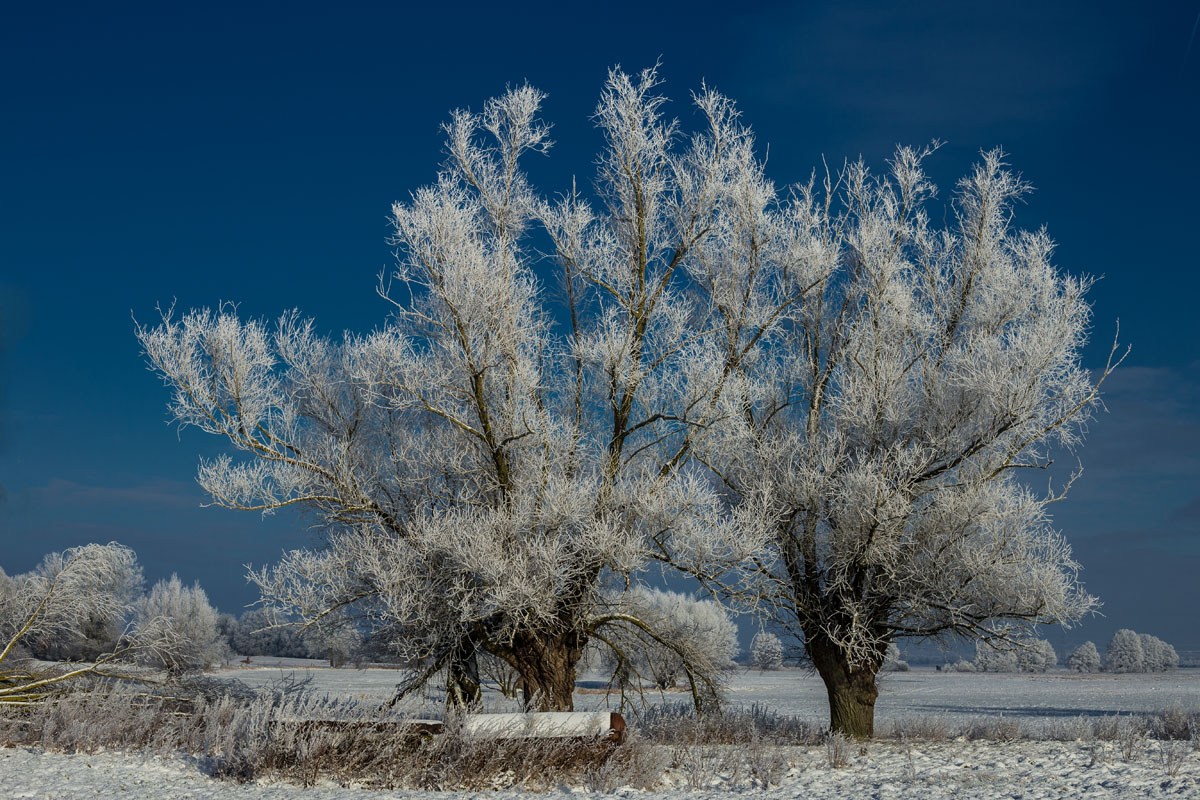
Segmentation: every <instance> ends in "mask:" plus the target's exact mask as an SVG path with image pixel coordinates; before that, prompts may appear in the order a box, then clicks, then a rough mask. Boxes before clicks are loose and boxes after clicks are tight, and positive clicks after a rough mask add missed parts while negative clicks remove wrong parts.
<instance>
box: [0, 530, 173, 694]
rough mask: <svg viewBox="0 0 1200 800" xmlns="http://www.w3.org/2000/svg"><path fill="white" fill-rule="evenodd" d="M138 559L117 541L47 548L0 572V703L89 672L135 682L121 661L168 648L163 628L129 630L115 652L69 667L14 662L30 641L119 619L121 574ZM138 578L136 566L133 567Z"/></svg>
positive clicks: (73, 635) (124, 613) (71, 635)
mask: <svg viewBox="0 0 1200 800" xmlns="http://www.w3.org/2000/svg"><path fill="white" fill-rule="evenodd" d="M136 559H137V557H136V556H135V555H134V553H133V551H132V550H130V549H129V548H128V547H123V546H122V545H119V544H117V543H116V542H111V543H109V544H105V545H102V544H87V545H82V546H80V547H72V548H70V549H68V550H64V551H63V552H61V553H52V554H50V555H49V556H47V557H46V559H45V560H44V561H43V562H42V566H41V567H39V568H38V569H36V570H33V571H32V572H29V573H26V574H23V575H17V576H15V577H12V578H9V577H7V576H6V575H4V573H3V572H2V571H0V707H3V706H28V705H31V704H33V703H36V702H39V701H41V700H43V699H45V698H46V697H48V696H50V695H51V694H53V693H54V692H55V691H58V690H59V689H61V688H63V687H65V686H67V685H69V682H70V681H71V680H73V679H74V678H79V677H83V676H87V675H97V674H99V675H104V676H107V677H110V678H111V677H116V678H128V679H132V680H137V679H138V676H137V675H136V674H134V673H132V672H127V671H122V669H121V666H120V664H121V662H123V661H126V660H129V659H131V658H132V657H134V656H136V655H139V654H148V653H169V652H170V651H171V648H172V647H173V646H174V644H175V641H174V637H173V636H172V635H171V634H170V632H169V631H166V630H165V629H164V628H163V627H162V626H156V625H144V626H140V627H139V628H137V629H134V630H132V631H126V632H124V634H123V635H121V636H120V637H119V638H118V639H117V641H116V642H114V643H113V646H112V649H110V650H108V651H106V652H102V653H99V654H98V655H96V656H94V657H93V659H92V660H91V661H89V662H87V663H83V664H76V665H72V666H71V667H70V668H67V669H65V670H64V669H58V668H55V667H47V666H46V665H39V664H36V663H33V664H31V663H19V664H18V663H15V662H17V661H19V660H21V659H20V656H21V655H24V654H25V653H26V652H28V651H32V650H35V649H36V647H35V646H32V645H33V643H35V642H42V643H46V642H57V643H64V642H65V643H73V642H79V641H81V640H83V639H85V638H86V634H85V624H84V623H86V622H87V621H88V620H124V619H126V618H127V617H128V615H129V613H130V610H131V609H130V605H129V597H128V592H127V591H125V587H126V586H127V582H126V580H125V579H126V578H127V577H128V576H129V575H130V574H131V573H132V571H133V568H134V566H135V564H136ZM137 574H138V577H139V578H140V574H141V571H140V570H137Z"/></svg>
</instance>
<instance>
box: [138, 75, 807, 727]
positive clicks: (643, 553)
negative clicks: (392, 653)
mask: <svg viewBox="0 0 1200 800" xmlns="http://www.w3.org/2000/svg"><path fill="white" fill-rule="evenodd" d="M657 83H658V80H657V76H656V73H655V71H654V70H648V71H646V72H644V73H642V74H641V75H640V76H634V77H630V76H628V75H626V74H624V73H623V72H621V71H619V70H614V71H613V72H612V73H611V74H610V77H609V80H608V83H607V85H606V87H605V89H604V92H603V94H602V96H601V100H600V102H599V105H598V106H597V109H596V114H595V117H594V119H595V120H596V123H597V125H598V127H599V128H600V130H601V132H602V134H603V136H604V140H605V146H604V149H603V150H602V152H601V153H600V155H599V157H598V159H597V163H598V173H597V180H596V186H595V193H594V196H595V197H597V198H598V199H599V202H598V203H597V204H596V205H595V206H593V204H592V203H589V202H588V201H587V200H586V199H585V198H584V197H582V196H581V195H580V194H579V193H576V192H574V191H570V192H567V193H566V194H565V195H562V199H561V200H560V201H559V202H556V203H550V202H547V201H545V200H544V199H543V198H542V197H541V196H539V195H537V194H535V192H534V190H533V188H532V187H531V186H530V185H529V182H528V181H527V179H526V177H525V175H524V173H523V172H522V168H521V164H520V159H521V157H522V156H523V155H525V154H528V153H543V152H545V151H546V150H547V149H548V147H549V139H548V127H547V126H546V125H545V124H543V123H542V122H541V121H540V120H539V118H538V114H539V107H540V103H541V100H542V95H541V93H540V92H537V91H536V90H534V89H532V88H529V87H521V88H518V89H513V90H510V91H509V92H507V93H506V94H505V95H503V96H502V97H500V98H498V99H496V100H493V101H490V102H488V103H487V104H486V105H485V106H484V108H483V111H482V112H481V113H472V112H469V111H458V112H455V113H454V114H453V116H452V117H451V120H450V122H449V123H448V124H447V125H446V126H445V132H446V135H447V142H446V150H447V153H448V159H447V161H446V163H445V164H444V166H443V169H442V171H441V173H440V175H439V177H438V180H437V182H436V183H434V184H433V185H430V186H427V187H425V188H422V189H420V190H418V191H417V192H415V193H414V194H413V195H412V196H411V200H410V201H408V202H404V203H397V204H396V205H395V206H394V208H393V220H392V221H393V228H394V239H393V244H394V245H395V247H396V250H397V263H396V268H395V270H394V272H393V273H392V274H391V275H390V277H389V278H388V279H387V280H385V281H384V282H383V285H382V286H381V287H380V292H381V293H382V294H383V295H384V296H385V297H386V298H388V299H389V300H391V301H392V304H393V305H392V309H391V310H392V315H391V317H390V319H388V320H387V321H386V322H383V323H382V324H378V323H377V321H376V320H372V321H371V325H372V326H374V332H373V333H370V334H366V335H355V334H347V335H346V336H345V337H343V338H342V339H340V340H336V341H335V340H328V339H325V338H322V337H320V336H318V335H317V334H316V333H315V328H314V326H313V324H312V323H311V322H310V321H307V320H304V319H302V318H301V317H300V316H299V315H298V314H295V313H292V314H287V315H285V316H284V317H283V318H282V319H281V320H280V321H279V322H278V324H275V325H270V324H267V323H263V322H259V321H254V320H242V319H239V318H238V316H237V314H236V310H235V309H234V308H232V307H229V306H226V307H223V308H221V309H218V310H217V311H216V312H211V311H193V312H189V313H187V314H184V315H182V316H181V317H177V316H175V315H173V314H172V313H171V312H169V311H168V312H166V313H164V314H163V315H162V319H161V322H160V323H159V324H157V325H155V326H146V327H139V328H138V330H137V334H138V336H139V338H140V340H141V343H142V346H143V348H144V352H145V354H146V356H147V358H148V360H149V362H150V364H151V365H152V367H153V369H155V370H156V371H158V372H159V373H160V374H161V376H162V377H163V378H164V379H165V380H166V382H167V384H168V385H169V387H170V388H171V389H172V391H173V398H172V401H171V409H172V411H173V413H174V416H175V418H176V419H177V420H178V421H179V422H181V423H183V424H187V425H195V426H197V427H199V428H200V429H202V430H204V431H207V432H209V433H212V434H216V435H219V436H223V437H225V438H226V439H227V440H228V441H229V443H230V444H231V445H232V446H233V449H234V450H235V451H237V452H238V453H240V456H239V458H237V459H234V458H233V457H230V456H223V457H220V458H217V459H215V460H213V461H210V462H205V463H204V464H203V466H202V467H201V470H200V482H201V484H202V485H203V486H204V488H205V489H206V490H207V491H208V492H209V493H210V494H211V496H212V497H213V499H214V501H215V502H216V503H218V504H220V505H224V506H228V507H230V508H236V509H248V510H258V511H264V510H266V511H269V510H274V509H278V508H282V507H285V506H290V505H300V506H303V507H306V508H307V509H309V510H310V511H312V512H315V513H316V514H317V515H318V516H319V518H321V519H322V520H323V521H324V528H325V530H324V536H323V539H322V541H323V546H322V548H320V549H311V550H297V551H293V552H291V553H289V554H287V555H286V556H285V557H284V558H283V560H282V561H281V562H280V563H279V564H278V565H276V566H275V567H273V568H269V569H265V570H262V571H259V572H257V573H255V576H254V579H255V580H256V581H257V583H258V585H259V587H260V589H261V591H262V593H263V596H264V598H265V599H266V601H267V602H268V603H270V604H272V605H274V606H277V607H279V608H281V609H283V610H285V611H287V612H289V613H293V614H295V615H297V616H298V617H299V618H300V619H302V620H303V621H304V622H305V623H312V622H314V621H316V620H319V619H320V618H321V617H323V616H324V615H326V614H329V613H332V611H333V610H335V609H346V611H347V613H350V614H351V615H352V616H354V617H355V618H356V620H357V623H358V624H360V625H361V626H362V627H363V628H364V629H367V630H370V631H372V635H373V636H376V637H388V638H389V639H390V640H391V642H390V643H391V644H392V645H394V649H395V650H396V651H397V652H398V653H400V654H401V655H402V656H403V657H404V658H405V659H406V660H408V661H410V662H412V663H419V664H420V665H421V667H422V668H421V669H420V670H419V671H418V673H417V674H416V676H415V678H414V681H413V682H412V684H410V685H411V686H416V685H419V684H420V683H422V682H423V681H425V680H427V679H429V678H431V677H432V676H433V675H435V674H438V672H439V671H440V670H442V669H445V671H446V673H447V675H448V678H447V685H448V689H449V691H448V696H449V697H451V698H452V699H457V700H458V701H459V702H464V703H470V702H473V701H474V700H475V699H476V698H477V697H478V680H479V679H478V670H477V667H476V665H475V660H476V659H475V657H476V654H478V653H480V652H487V653H490V654H492V655H494V656H496V657H498V658H501V659H503V660H505V661H506V662H508V663H509V664H510V665H511V666H512V667H513V668H514V669H516V670H517V671H518V673H520V675H521V678H522V683H523V685H524V687H525V692H526V695H527V700H529V701H530V702H535V703H536V704H537V705H539V706H540V707H543V708H558V709H567V708H571V706H572V702H573V688H574V677H575V665H576V663H577V662H578V660H579V658H580V655H581V654H582V652H583V648H584V646H585V645H586V643H587V641H588V639H589V638H590V637H591V635H592V634H593V633H594V632H595V631H596V630H598V629H599V628H600V627H602V626H605V625H610V624H616V623H619V624H624V625H631V626H634V627H639V628H640V629H642V630H643V632H644V633H646V635H648V636H649V635H654V632H653V631H652V630H650V626H649V625H648V623H647V622H646V621H645V620H641V619H638V618H636V617H635V616H634V615H632V614H629V613H628V610H627V609H625V608H624V607H623V606H621V605H619V604H618V605H616V606H614V605H613V604H612V603H611V602H609V600H608V597H609V595H608V590H609V589H610V588H611V587H612V586H614V585H623V584H624V578H625V576H628V575H630V574H632V573H636V572H637V571H638V570H640V569H641V568H642V567H643V566H644V565H645V564H646V562H647V561H648V560H649V559H651V558H664V559H665V558H666V555H665V554H666V552H667V544H668V543H667V540H668V539H676V540H678V541H681V542H688V543H689V546H690V547H694V549H695V550H696V551H697V552H704V553H706V554H707V553H714V552H717V551H721V552H728V551H733V552H734V554H735V555H738V554H745V553H744V551H748V550H749V546H748V545H747V544H745V542H748V541H749V539H748V536H749V535H750V534H747V531H750V532H751V534H752V533H753V531H754V527H755V526H754V525H753V524H734V522H736V521H737V520H730V519H727V518H726V515H725V514H724V511H725V506H724V504H723V502H722V500H721V498H720V496H719V494H718V493H717V492H716V491H715V490H714V487H713V485H712V483H711V481H709V480H706V479H704V478H702V477H700V476H698V475H697V474H695V472H694V471H689V470H690V466H689V456H690V452H691V447H692V444H693V443H694V439H695V437H696V436H698V435H699V434H700V433H702V432H703V431H705V430H706V429H708V428H709V427H710V426H711V425H712V424H713V423H714V422H715V421H716V420H717V418H718V417H719V416H720V415H722V414H724V413H725V409H724V408H723V406H722V405H721V403H720V402H719V398H720V396H721V394H722V393H723V391H724V387H725V384H726V383H727V382H728V380H730V379H731V378H732V377H733V375H734V370H736V369H737V367H738V365H739V363H740V360H741V358H742V357H743V355H745V352H738V353H728V354H726V357H725V358H724V359H723V360H722V361H721V363H720V364H715V363H714V362H713V361H712V360H711V359H710V358H707V357H706V356H705V354H706V353H709V352H710V351H713V349H714V348H715V347H717V346H718V345H716V344H713V341H714V336H715V335H716V333H717V329H716V328H715V327H713V326H712V325H711V323H712V322H713V320H712V319H711V318H709V317H704V316H702V315H701V314H700V312H701V311H702V310H703V309H704V308H705V307H706V304H707V303H708V302H709V301H708V300H706V299H704V298H703V297H699V296H698V295H697V292H699V291H708V290H712V291H719V292H720V293H722V296H723V294H726V293H729V292H733V293H735V294H736V291H737V290H736V288H735V287H732V286H728V285H726V284H725V278H723V277H720V276H717V275H716V274H715V273H714V274H713V279H714V280H716V281H717V282H718V283H719V284H720V285H719V286H718V285H716V284H713V285H711V286H709V285H707V284H706V285H705V286H707V288H705V286H701V285H700V283H698V281H701V280H705V279H704V278H703V276H704V275H705V273H706V270H707V269H708V267H709V266H710V265H712V264H713V259H726V260H727V259H732V260H734V261H737V262H738V263H739V264H740V265H741V266H740V267H739V269H742V270H750V271H751V272H753V271H754V269H755V268H754V267H753V266H752V262H753V261H754V259H755V258H757V254H758V253H760V252H761V248H760V244H761V242H759V241H757V240H756V239H755V238H753V237H748V236H745V235H743V233H744V230H743V228H742V227H741V226H740V225H739V223H738V222H737V219H738V218H739V217H740V216H741V215H743V214H744V213H746V209H747V205H746V204H747V203H749V204H750V205H751V206H753V205H754V204H755V203H756V202H757V200H756V195H757V194H758V193H761V192H762V191H767V190H769V186H768V185H767V184H766V183H765V181H764V180H763V179H762V177H761V170H760V166H759V164H758V163H757V162H756V161H755V159H754V158H753V147H752V140H751V138H750V136H749V133H748V131H746V130H745V129H744V128H743V127H742V126H741V124H740V122H739V121H738V117H737V113H736V111H735V110H734V108H733V106H732V104H731V103H730V102H729V101H728V100H727V99H726V98H724V97H722V96H721V95H719V94H717V93H716V92H712V91H709V90H707V89H704V90H702V91H701V92H699V93H698V94H697V95H696V97H695V105H696V107H697V109H698V111H699V120H700V123H701V124H700V128H699V130H698V131H697V132H696V133H695V134H694V135H692V136H684V135H682V133H681V129H680V126H679V125H678V124H676V123H675V122H673V121H671V120H669V119H667V118H665V117H664V115H663V113H662V104H663V102H664V100H663V98H662V97H660V96H658V95H657V94H656V92H655V86H656V85H657ZM750 213H753V209H751V210H750ZM535 223H536V224H540V226H541V228H542V230H543V231H544V232H545V233H546V234H547V235H548V237H549V241H550V244H551V246H552V250H553V261H554V265H555V269H556V270H557V271H558V273H559V278H560V281H561V292H559V293H557V295H556V296H557V297H561V302H562V305H561V306H558V307H554V306H553V305H552V303H551V297H550V295H549V294H548V293H547V292H546V291H545V289H544V288H543V286H542V284H541V282H540V281H539V280H538V279H537V277H536V275H535V273H534V261H535V259H537V258H539V255H538V253H537V251H536V250H535V249H534V248H533V247H532V246H531V245H530V243H529V238H528V234H529V231H530V230H531V228H532V227H533V226H534V224H535ZM777 238H778V239H779V241H778V242H776V243H773V244H772V245H771V247H772V248H777V247H779V246H782V245H783V244H785V241H784V240H785V239H786V237H782V236H781V237H777ZM806 277H807V274H806V273H805V272H803V271H799V272H794V273H793V272H789V271H787V270H780V269H773V270H772V276H771V278H770V282H771V285H772V287H773V288H772V292H773V293H774V294H773V295H772V297H771V298H770V302H769V303H766V304H764V302H763V301H762V298H761V297H759V296H758V295H756V298H755V303H756V305H755V310H754V313H755V314H760V315H761V314H766V315H768V316H769V315H770V314H771V313H774V311H773V309H772V308H771V307H770V305H771V304H774V305H775V306H785V305H787V304H788V303H791V302H793V301H794V300H795V297H796V296H797V295H798V294H799V293H800V292H801V291H802V290H803V288H804V287H803V286H801V285H800V284H801V282H802V281H803V280H804V279H805V278H806ZM722 302H723V301H722ZM555 318H559V319H564V320H567V326H566V331H565V333H564V334H562V335H560V334H559V333H557V332H556V331H555V328H554V325H553V324H552V320H553V319H555ZM365 327H366V326H365Z"/></svg>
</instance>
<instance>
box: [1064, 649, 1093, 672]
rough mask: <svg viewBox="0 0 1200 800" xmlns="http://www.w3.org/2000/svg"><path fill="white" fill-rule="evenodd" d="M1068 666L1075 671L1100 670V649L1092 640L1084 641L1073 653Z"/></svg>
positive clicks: (1068, 660)
mask: <svg viewBox="0 0 1200 800" xmlns="http://www.w3.org/2000/svg"><path fill="white" fill-rule="evenodd" d="M1067 666H1068V667H1070V668H1071V669H1072V670H1074V671H1075V672H1099V671H1100V651H1099V650H1097V649H1096V645H1095V644H1093V643H1092V642H1084V643H1083V644H1081V645H1079V647H1076V648H1075V651H1074V652H1073V653H1071V657H1070V658H1068V659H1067Z"/></svg>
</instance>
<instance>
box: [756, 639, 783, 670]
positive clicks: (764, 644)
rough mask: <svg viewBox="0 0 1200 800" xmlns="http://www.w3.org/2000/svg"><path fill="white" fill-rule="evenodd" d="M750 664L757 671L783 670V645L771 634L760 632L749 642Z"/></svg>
mask: <svg viewBox="0 0 1200 800" xmlns="http://www.w3.org/2000/svg"><path fill="white" fill-rule="evenodd" d="M750 663H752V664H753V665H754V666H756V667H758V668H759V669H782V668H783V643H782V642H780V641H779V637H778V636H776V635H775V634H773V633H767V632H766V631H760V632H759V633H756V634H755V635H754V638H753V639H751V640H750Z"/></svg>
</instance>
